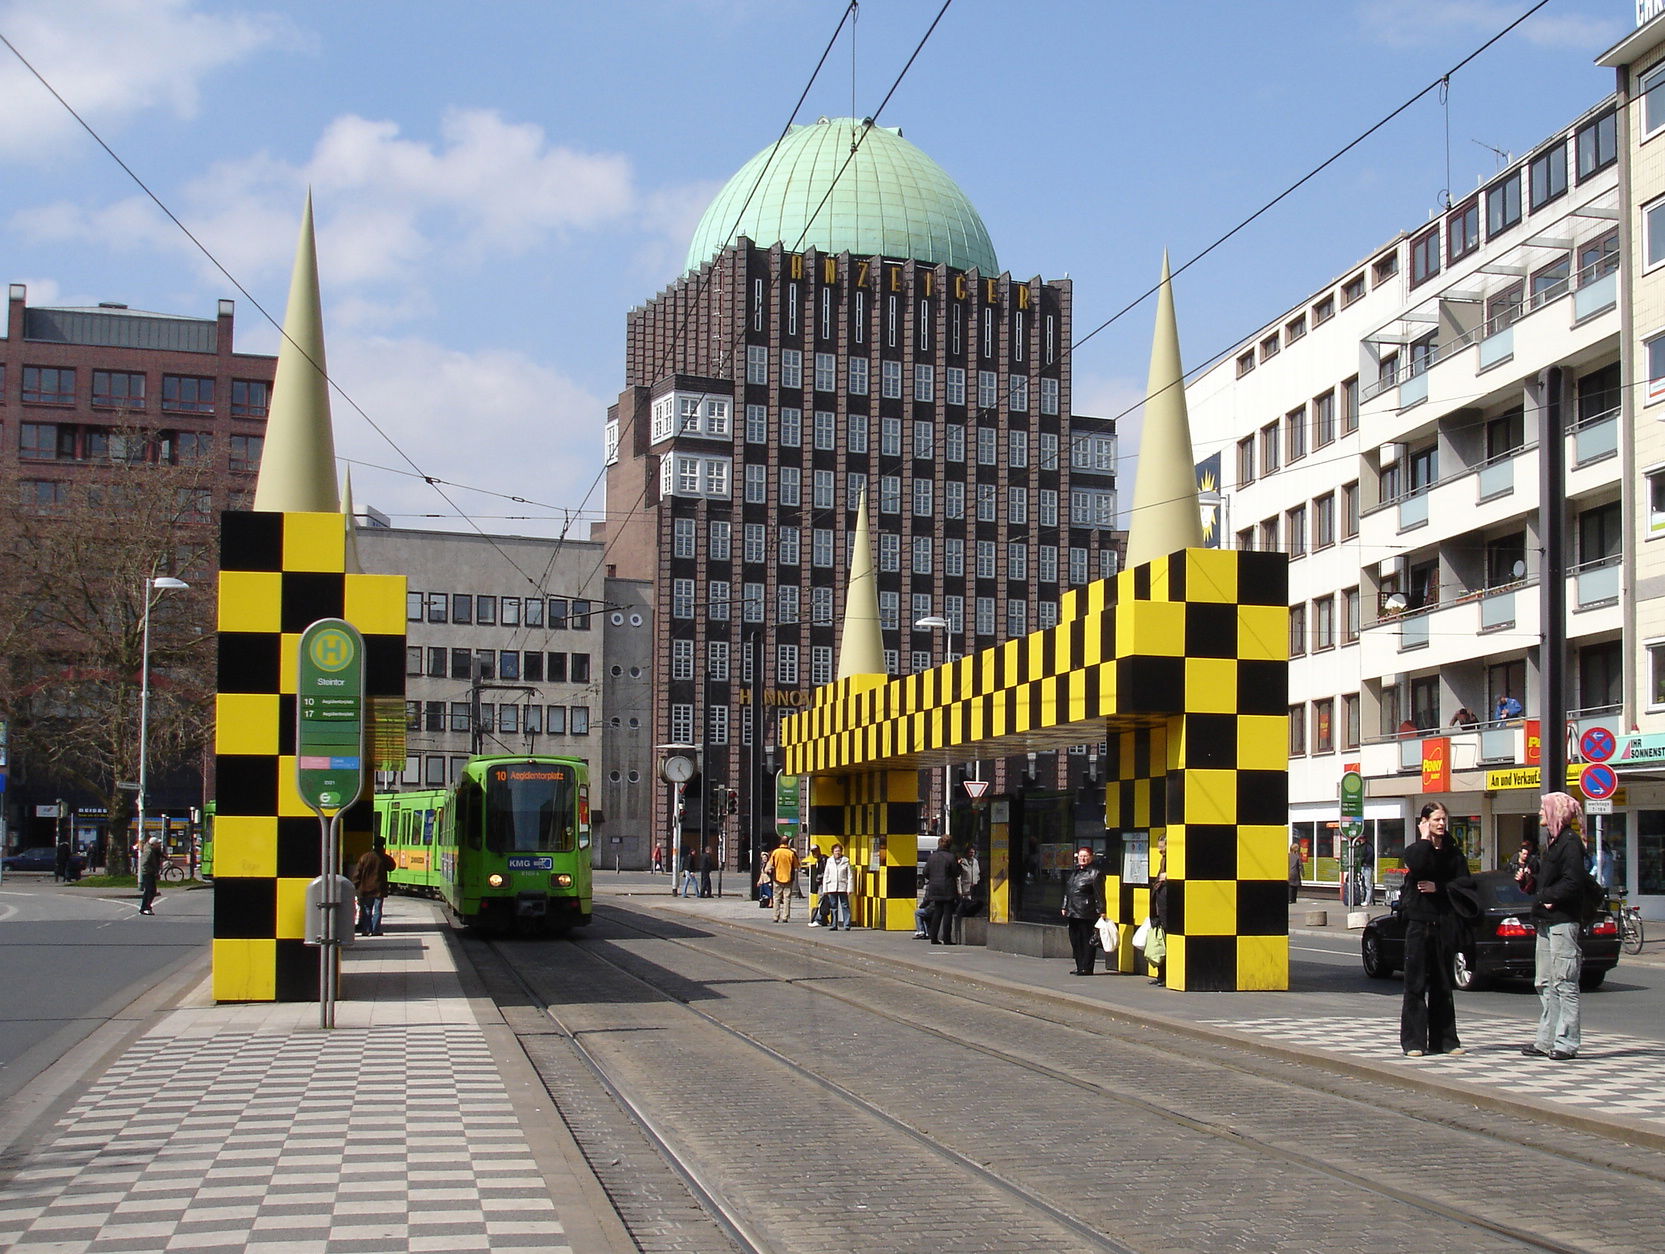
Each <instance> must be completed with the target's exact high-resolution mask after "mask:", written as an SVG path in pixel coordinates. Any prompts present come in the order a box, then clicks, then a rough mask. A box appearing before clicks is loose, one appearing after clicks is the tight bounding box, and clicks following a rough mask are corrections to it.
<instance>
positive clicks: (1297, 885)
mask: <svg viewBox="0 0 1665 1254" xmlns="http://www.w3.org/2000/svg"><path fill="white" fill-rule="evenodd" d="M1302 866H1303V862H1302V858H1301V842H1300V839H1299V838H1296V839H1294V840H1291V841H1290V842H1289V904H1290V905H1292V906H1293V905H1294V904H1295V902H1296V899H1297V898H1299V897H1300V895H1301V870H1302Z"/></svg>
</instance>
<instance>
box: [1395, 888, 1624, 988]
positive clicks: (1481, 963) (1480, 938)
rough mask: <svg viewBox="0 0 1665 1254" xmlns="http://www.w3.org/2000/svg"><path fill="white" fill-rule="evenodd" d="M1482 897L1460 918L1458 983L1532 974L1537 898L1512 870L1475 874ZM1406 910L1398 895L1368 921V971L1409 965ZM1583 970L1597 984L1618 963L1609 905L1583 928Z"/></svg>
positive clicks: (1454, 973) (1473, 984) (1588, 983)
mask: <svg viewBox="0 0 1665 1254" xmlns="http://www.w3.org/2000/svg"><path fill="white" fill-rule="evenodd" d="M1472 879H1473V881H1474V893H1475V896H1476V898H1477V899H1478V901H1479V906H1480V913H1479V916H1478V917H1477V918H1473V919H1468V918H1459V921H1458V931H1457V953H1456V957H1455V959H1454V960H1453V962H1452V964H1451V967H1452V970H1451V979H1452V982H1453V983H1454V984H1455V985H1456V986H1457V987H1458V988H1465V989H1466V988H1478V987H1481V986H1482V985H1484V984H1485V983H1487V982H1488V981H1491V980H1505V979H1508V980H1530V979H1531V978H1532V977H1533V968H1534V964H1535V956H1534V951H1535V950H1536V947H1537V940H1538V931H1537V929H1536V928H1535V927H1534V926H1533V925H1532V898H1531V897H1529V896H1527V895H1526V894H1525V893H1523V892H1521V890H1520V885H1518V884H1516V883H1515V880H1514V876H1513V874H1512V873H1511V872H1509V871H1482V872H1480V873H1479V874H1478V875H1475V876H1473V877H1472ZM1405 922H1406V920H1405V916H1404V914H1403V912H1402V911H1401V910H1400V909H1399V903H1398V901H1395V902H1394V903H1393V905H1392V908H1391V909H1390V910H1389V912H1388V913H1387V914H1384V915H1379V916H1378V917H1376V918H1374V919H1372V920H1370V922H1369V923H1367V924H1365V928H1364V939H1363V942H1362V947H1363V957H1364V973H1365V974H1366V975H1368V976H1370V977H1371V978H1372V979H1377V980H1385V979H1387V978H1388V977H1389V976H1391V975H1392V974H1393V973H1394V972H1395V971H1400V970H1403V969H1404V966H1405ZM1583 941H1584V974H1583V976H1582V977H1581V978H1580V979H1579V984H1580V985H1581V986H1582V987H1584V988H1595V987H1596V986H1597V985H1599V984H1600V983H1601V982H1602V981H1603V980H1605V979H1606V978H1607V973H1608V972H1609V971H1611V970H1612V969H1613V968H1614V967H1616V966H1617V965H1618V963H1619V927H1618V923H1617V921H1616V920H1615V919H1614V918H1613V916H1612V915H1610V914H1608V913H1607V912H1606V911H1603V912H1602V913H1600V914H1598V915H1597V916H1596V919H1595V922H1593V923H1592V924H1590V926H1588V927H1586V928H1585V929H1584V936H1583Z"/></svg>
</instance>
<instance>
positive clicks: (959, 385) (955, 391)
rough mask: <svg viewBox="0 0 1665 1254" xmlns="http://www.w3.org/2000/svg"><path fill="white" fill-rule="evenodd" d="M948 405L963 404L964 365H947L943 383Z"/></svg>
mask: <svg viewBox="0 0 1665 1254" xmlns="http://www.w3.org/2000/svg"><path fill="white" fill-rule="evenodd" d="M943 399H944V400H946V401H947V402H948V403H949V404H950V405H964V404H965V367H964V366H949V367H948V373H947V380H946V382H945V383H944V396H943Z"/></svg>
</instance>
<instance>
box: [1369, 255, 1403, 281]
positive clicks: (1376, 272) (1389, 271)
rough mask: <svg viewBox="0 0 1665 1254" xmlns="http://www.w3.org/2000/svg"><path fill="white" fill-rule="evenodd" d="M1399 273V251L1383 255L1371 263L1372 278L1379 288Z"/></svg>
mask: <svg viewBox="0 0 1665 1254" xmlns="http://www.w3.org/2000/svg"><path fill="white" fill-rule="evenodd" d="M1398 273H1399V253H1398V251H1397V250H1395V251H1394V252H1391V253H1383V254H1382V255H1381V256H1380V257H1378V258H1376V260H1375V261H1373V262H1371V263H1370V278H1371V281H1372V282H1373V283H1374V284H1375V285H1376V286H1377V287H1380V286H1381V285H1382V284H1384V283H1386V282H1387V281H1388V280H1389V279H1391V278H1393V276H1394V275H1396V274H1398Z"/></svg>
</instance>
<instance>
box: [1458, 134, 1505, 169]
mask: <svg viewBox="0 0 1665 1254" xmlns="http://www.w3.org/2000/svg"><path fill="white" fill-rule="evenodd" d="M1468 142H1469V143H1471V144H1479V145H1480V147H1482V148H1484V149H1485V150H1486V151H1487V152H1490V153H1495V154H1496V156H1497V168H1498V169H1500V170H1501V169H1502V168H1503V167H1504V166H1506V165H1508V164H1509V163H1510V162H1511V161H1513V160H1514V159H1515V154H1514V153H1512V152H1505V151H1504V150H1503V149H1501V148H1493V147H1492V146H1491V145H1490V144H1488V143H1487V142H1486V141H1485V140H1483V139H1470V140H1469V141H1468Z"/></svg>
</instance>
